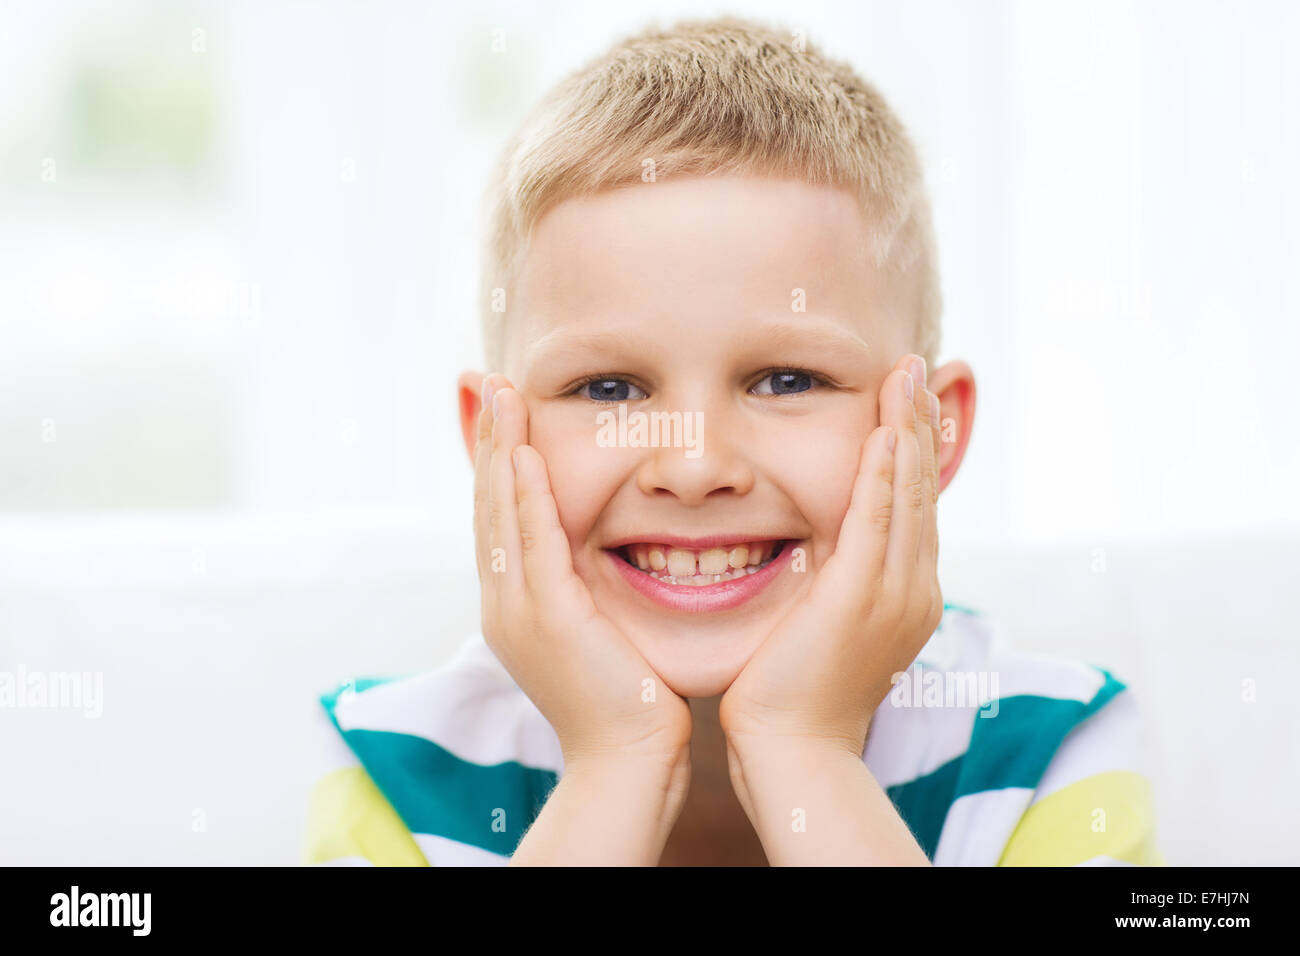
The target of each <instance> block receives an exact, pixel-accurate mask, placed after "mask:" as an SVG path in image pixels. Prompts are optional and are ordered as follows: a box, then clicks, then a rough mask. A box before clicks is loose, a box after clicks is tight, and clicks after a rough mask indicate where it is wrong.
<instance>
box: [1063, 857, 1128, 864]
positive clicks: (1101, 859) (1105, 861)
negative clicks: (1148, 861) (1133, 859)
mask: <svg viewBox="0 0 1300 956" xmlns="http://www.w3.org/2000/svg"><path fill="white" fill-rule="evenodd" d="M1075 866H1137V864H1136V863H1130V862H1129V861H1128V860H1117V859H1115V858H1114V857H1113V856H1094V857H1093V858H1092V859H1091V860H1084V861H1083V862H1082V863H1076V864H1075Z"/></svg>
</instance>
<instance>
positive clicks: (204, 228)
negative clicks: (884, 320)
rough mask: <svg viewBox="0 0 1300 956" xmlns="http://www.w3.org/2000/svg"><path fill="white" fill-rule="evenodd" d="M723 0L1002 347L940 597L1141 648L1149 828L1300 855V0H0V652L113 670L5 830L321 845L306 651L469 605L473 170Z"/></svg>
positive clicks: (325, 661) (42, 762)
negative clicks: (467, 389)
mask: <svg viewBox="0 0 1300 956" xmlns="http://www.w3.org/2000/svg"><path fill="white" fill-rule="evenodd" d="M718 13H736V14H741V15H749V16H754V17H756V18H760V19H765V20H768V21H770V22H774V23H777V24H779V25H784V26H786V27H788V28H789V30H790V31H795V30H801V31H803V32H804V33H805V35H806V36H807V37H808V39H809V40H810V41H811V42H812V43H814V44H817V45H819V46H821V47H822V48H823V49H825V50H826V51H828V52H830V53H832V54H833V55H835V56H837V57H840V58H844V59H847V60H849V61H850V62H851V63H852V64H853V65H854V66H855V67H856V68H857V69H858V70H859V72H860V73H861V74H862V75H863V76H864V77H865V78H866V79H868V80H869V81H871V82H872V83H873V84H875V85H876V86H877V87H878V88H879V89H880V90H881V92H882V93H883V94H884V95H885V97H886V98H887V99H888V100H889V101H890V103H891V104H892V105H893V106H894V108H895V110H896V111H897V112H898V113H899V115H900V116H901V117H902V119H903V121H904V123H905V124H907V126H908V127H909V129H910V130H911V132H912V135H913V137H914V138H915V140H916V142H917V144H918V146H919V148H920V150H921V153H922V156H923V159H924V162H925V165H926V170H927V174H926V175H927V181H928V184H929V188H930V191H931V194H932V197H933V202H934V205H935V211H936V222H937V228H938V239H939V249H940V267H941V273H942V276H943V284H944V296H945V304H946V308H945V317H944V342H943V348H942V356H941V361H942V360H943V359H946V358H955V357H961V358H964V359H966V360H967V361H968V362H970V364H971V365H972V367H973V368H974V370H975V374H976V378H977V382H978V385H979V405H978V414H977V418H976V425H975V432H974V438H973V441H972V444H971V447H970V450H969V452H968V454H967V457H966V461H965V463H964V465H963V468H962V472H961V474H960V475H959V477H958V478H957V479H956V481H955V482H954V484H953V485H952V487H951V488H950V489H949V491H948V492H946V493H945V496H944V501H943V508H942V509H941V537H942V539H943V542H944V545H943V556H942V563H943V577H942V580H943V583H944V590H945V596H946V597H948V599H949V600H952V601H956V602H958V603H963V604H967V605H970V606H974V607H977V608H980V609H981V610H984V611H985V612H986V613H989V614H991V615H993V616H994V617H995V618H997V619H998V620H999V621H1001V622H1002V624H1003V626H1004V629H1005V633H1006V636H1007V638H1008V640H1009V641H1010V642H1011V643H1013V644H1015V645H1018V646H1022V647H1024V648H1026V649H1030V650H1033V651H1035V652H1041V653H1047V654H1061V655H1066V656H1074V657H1078V658H1080V659H1083V660H1087V661H1090V662H1093V663H1098V664H1101V665H1103V666H1106V667H1108V668H1109V669H1111V670H1112V671H1114V672H1115V673H1116V674H1117V675H1118V676H1119V677H1121V679H1124V680H1126V681H1127V682H1128V683H1130V684H1131V685H1133V687H1134V688H1135V690H1136V691H1137V693H1138V696H1139V698H1140V699H1141V701H1142V702H1143V707H1144V712H1145V716H1146V720H1147V727H1146V735H1147V739H1146V741H1145V743H1146V745H1147V750H1148V753H1149V761H1150V764H1151V775H1152V778H1153V780H1154V782H1155V787H1156V796H1157V823H1158V838H1159V842H1160V845H1161V849H1162V851H1163V852H1164V855H1165V857H1166V859H1167V860H1168V861H1169V862H1170V863H1173V864H1196V863H1207V864H1218V863H1243V864H1265V863H1269V864H1278V863H1295V862H1297V860H1300V825H1298V824H1296V823H1295V821H1294V817H1293V812H1292V807H1293V803H1294V800H1293V794H1294V793H1295V792H1296V791H1297V789H1300V735H1298V734H1297V733H1296V719H1295V717H1294V711H1293V710H1292V709H1291V708H1290V707H1289V706H1288V705H1287V701H1288V699H1289V694H1290V692H1291V690H1292V689H1293V682H1294V680H1295V677H1294V675H1295V674H1296V673H1298V672H1300V652H1298V651H1297V642H1296V641H1295V636H1294V628H1293V626H1291V622H1290V621H1289V620H1288V618H1287V616H1286V615H1287V614H1288V613H1289V612H1290V611H1291V607H1290V602H1289V600H1288V599H1289V598H1290V597H1291V595H1292V594H1293V593H1294V590H1295V587H1296V583H1297V581H1300V499H1298V497H1297V493H1296V492H1297V488H1298V487H1300V409H1297V405H1296V401H1295V397H1294V387H1293V384H1292V383H1291V382H1290V380H1289V379H1288V378H1287V375H1288V374H1290V373H1291V372H1292V371H1294V370H1295V360H1296V358H1297V352H1298V350H1297V345H1298V337H1300V321H1297V320H1298V319H1300V289H1298V288H1297V278H1296V277H1297V273H1298V272H1300V192H1298V187H1297V184H1296V180H1295V171H1296V170H1297V169H1300V121H1298V120H1297V117H1300V67H1298V66H1297V65H1296V60H1295V54H1296V52H1297V51H1298V50H1300V5H1297V4H1295V3H1294V2H1287V0H1251V2H1241V3H1233V4H1225V3H1220V2H1210V0H1191V2H1145V3H1132V2H1103V3H1095V2H1089V3H1063V2H1050V3H1047V2H1030V0H1022V2H1013V0H985V2H980V3H968V2H961V0H943V2H941V0H923V2H913V3H908V4H898V3H894V2H867V3H863V2H849V0H845V2H838V3H816V2H807V3H801V4H799V5H797V6H796V7H789V6H788V5H783V4H777V3H765V2H748V0H746V2H737V3H731V4H712V3H703V4H701V3H696V2H689V3H688V2H675V0H669V2H662V3H657V4H655V5H654V6H653V8H646V7H642V6H636V5H632V6H627V7H619V6H617V5H608V4H601V3H598V2H595V0H588V2H569V3H562V2H545V3H517V4H512V3H480V4H477V5H475V6H473V8H472V9H471V8H470V7H469V5H465V6H458V5H452V4H440V3H414V2H389V3H384V4H362V3H289V2H263V3H255V2H225V3H216V2H211V3H207V2H185V0H181V2H162V0H117V2H113V3H107V2H76V0H64V2H60V3H38V2H21V0H5V2H4V3H2V4H0V671H5V672H10V673H15V672H17V671H18V669H19V668H25V669H26V671H27V672H32V671H44V672H92V673H97V674H101V675H102V680H103V701H102V715H101V716H99V717H90V716H87V715H85V714H84V713H82V712H80V711H73V710H67V709H63V710H55V709H41V708H30V707H29V708H17V707H10V708H8V709H0V755H2V757H3V759H4V762H5V769H6V776H7V778H8V780H9V784H8V786H6V788H5V796H4V799H3V801H2V803H0V805H2V806H3V811H0V863H42V864H44V863H48V864H56V863H60V864H64V863H66V864H106V863H281V864H283V863H288V864H292V863H296V862H297V861H298V859H299V854H300V850H301V836H302V833H301V828H302V825H303V818H304V811H305V807H306V801H307V796H308V792H309V788H310V785H311V782H312V775H313V772H314V770H313V768H314V766H315V764H314V762H313V761H314V759H315V758H314V756H313V747H314V746H315V743H314V741H315V740H316V739H317V738H316V736H314V735H316V734H318V733H319V727H318V722H319V720H320V718H321V713H320V711H319V707H318V706H317V705H316V704H315V696H316V695H317V694H318V693H320V692H321V691H323V690H325V689H327V688H329V687H330V686H331V685H332V684H334V683H336V682H337V681H339V680H342V679H344V678H347V677H355V676H379V675H391V674H397V673H405V672H410V671H414V670H418V669H422V668H425V667H429V666H433V665H434V664H436V663H439V662H440V661H442V660H444V659H446V658H447V657H448V656H449V655H450V654H451V652H452V651H453V650H454V648H455V647H456V646H457V645H458V644H459V642H460V641H461V640H463V639H464V637H465V636H467V635H468V634H470V633H472V632H473V631H474V630H475V629H476V628H477V624H478V608H477V603H476V598H477V582H476V576H475V572H474V564H473V561H472V559H471V558H470V557H469V555H470V553H471V550H470V549H471V548H472V532H471V526H470V509H471V478H472V474H471V470H470V466H469V463H468V460H467V457H466V453H465V450H464V446H463V443H462V440H461V436H460V432H459V426H458V423H457V418H456V406H455V376H456V374H457V373H458V372H460V371H461V370H462V369H465V368H477V367H481V362H480V339H479V329H478V319H477V308H476V300H475V296H476V290H477V281H476V279H475V276H476V274H477V269H478V255H477V253H478V243H479V235H480V229H481V215H480V214H481V205H480V202H481V196H482V192H483V188H484V186H485V184H486V177H487V171H488V169H489V167H490V166H491V164H492V162H493V161H494V160H495V159H496V156H497V153H498V151H499V150H500V148H501V146H502V145H503V143H504V141H505V138H506V137H507V136H508V134H509V133H510V132H511V131H512V130H513V128H514V125H515V124H516V123H517V122H518V121H519V119H520V118H521V117H522V115H523V114H524V112H525V111H526V110H527V109H528V107H529V106H530V105H531V104H532V103H534V102H535V101H536V99H537V98H538V97H540V96H541V94H542V93H543V92H544V91H545V90H547V89H548V88H549V87H550V86H551V85H552V84H553V83H554V82H556V81H557V80H558V79H560V78H561V77H562V76H563V75H564V74H566V73H568V72H570V71H572V70H573V69H576V68H577V67H579V66H581V65H582V64H583V63H585V62H586V61H587V60H589V59H590V58H592V57H594V56H596V55H597V54H599V53H601V52H602V51H603V50H604V49H605V48H606V47H607V46H608V45H609V44H610V43H612V42H613V41H614V40H616V39H617V38H619V37H620V36H622V35H624V34H626V33H628V32H631V31H633V30H637V29H640V28H641V27H643V26H645V25H647V24H648V23H650V22H659V23H661V24H663V25H667V24H669V23H671V22H672V21H673V20H675V19H677V18H678V17H679V16H682V15H692V16H707V15H711V14H718ZM1284 601H1287V606H1286V609H1285V611H1284Z"/></svg>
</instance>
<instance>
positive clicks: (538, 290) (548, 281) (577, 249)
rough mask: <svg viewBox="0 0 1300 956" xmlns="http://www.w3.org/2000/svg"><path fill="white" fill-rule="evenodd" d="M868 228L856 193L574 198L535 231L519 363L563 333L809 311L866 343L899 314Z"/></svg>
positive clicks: (717, 327) (641, 187)
mask: <svg viewBox="0 0 1300 956" xmlns="http://www.w3.org/2000/svg"><path fill="white" fill-rule="evenodd" d="M870 240H871V235H870V231H869V226H868V224H867V222H866V219H865V217H864V216H863V214H862V212H861V210H860V208H859V206H858V204H857V202H856V200H855V198H854V196H853V194H852V193H850V192H849V191H847V190H844V189H839V188H834V187H826V186H810V185H808V184H805V183H800V182H795V181H791V180H781V179H770V178H757V177H739V176H702V177H692V178H687V179H680V180H674V181H661V182H655V183H637V184H635V185H632V186H627V187H622V188H619V189H614V190H608V191H605V192H601V193H598V194H595V195H591V196H583V197H578V198H574V199H569V200H566V201H564V202H562V203H559V204H558V205H556V206H555V207H554V208H552V209H551V210H549V211H548V212H547V214H546V215H545V216H543V218H542V219H541V221H540V222H539V223H538V224H537V227H536V228H535V230H534V231H533V234H532V237H531V240H530V243H529V246H528V249H527V252H526V254H525V257H524V262H523V268H522V270H521V273H520V276H519V282H518V286H517V289H516V308H515V309H512V310H511V311H512V313H513V317H512V321H511V322H508V323H507V328H508V329H510V330H511V331H510V334H509V345H508V352H509V354H510V355H511V356H512V357H513V358H516V359H523V358H524V357H525V356H526V355H527V353H528V346H529V343H530V342H534V341H537V340H540V339H546V338H553V337H554V336H555V334H556V333H557V332H558V331H560V330H562V329H565V330H569V331H573V332H576V333H578V334H581V332H582V331H583V330H584V329H585V330H589V331H592V332H595V331H598V330H600V331H607V330H609V329H610V327H611V326H614V327H617V326H619V325H623V324H639V323H645V322H650V323H656V324H657V325H658V326H659V327H660V328H663V329H665V330H670V329H671V330H676V331H682V330H685V329H690V330H693V332H694V333H697V334H698V333H700V332H702V331H703V330H710V331H715V332H723V331H725V330H726V328H727V326H728V325H729V324H730V323H736V324H737V326H738V327H737V329H736V331H743V323H745V322H748V321H752V320H755V319H761V318H782V319H784V320H786V321H787V322H788V321H790V320H792V319H793V320H798V318H799V316H800V314H808V315H815V316H816V317H817V318H818V320H819V321H827V320H829V321H831V322H833V323H837V324H842V325H844V326H845V327H846V329H848V330H850V331H853V332H854V333H855V334H857V335H860V336H863V337H868V336H869V335H870V337H873V338H874V337H876V336H875V333H876V332H877V331H878V329H877V328H874V326H876V325H878V324H879V323H880V322H882V321H884V320H885V318H886V317H887V314H889V313H891V312H892V305H893V304H892V302H890V301H887V298H888V297H887V295H886V292H887V289H886V288H885V284H884V283H883V276H882V274H881V273H880V272H879V271H878V270H877V269H876V268H874V266H873V265H872V260H871V255H870V252H869V250H870Z"/></svg>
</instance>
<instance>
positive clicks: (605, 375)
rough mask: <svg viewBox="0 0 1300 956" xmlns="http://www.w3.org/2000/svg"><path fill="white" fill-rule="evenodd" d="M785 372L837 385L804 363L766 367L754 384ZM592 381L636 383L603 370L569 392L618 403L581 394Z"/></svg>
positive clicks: (588, 377)
mask: <svg viewBox="0 0 1300 956" xmlns="http://www.w3.org/2000/svg"><path fill="white" fill-rule="evenodd" d="M784 372H795V373H797V374H800V375H807V376H808V377H809V378H810V379H812V380H813V381H814V382H815V383H817V384H818V385H820V386H822V387H823V388H835V387H836V386H835V384H834V383H833V382H831V381H830V380H829V379H827V378H826V377H825V376H824V375H820V374H818V373H817V372H815V371H813V370H812V369H810V368H804V367H803V366H802V365H780V366H774V367H773V368H769V369H764V370H763V371H762V372H761V373H759V376H758V379H757V380H756V381H755V382H754V385H757V384H758V383H759V382H763V381H765V380H767V379H769V378H771V377H772V376H773V375H779V374H781V373H784ZM592 382H628V384H630V385H635V384H636V383H635V382H632V381H631V380H630V379H628V377H627V376H626V375H622V374H620V373H618V372H602V373H599V374H596V375H588V376H587V377H586V378H584V379H582V380H581V381H579V382H577V383H576V384H575V385H574V386H573V388H572V389H571V390H570V391H569V392H568V393H567V394H569V395H576V396H580V397H582V398H585V399H586V400H587V401H589V402H591V403H592V404H593V405H616V404H618V403H617V402H613V401H606V402H602V401H599V400H597V399H594V398H588V397H587V396H586V395H582V394H581V392H582V390H583V389H584V388H586V387H587V386H588V385H590V384H591V383H592ZM637 388H641V386H639V385H637ZM641 390H642V391H649V390H648V389H641ZM811 391H812V389H806V390H805V391H804V392H794V393H791V394H793V395H803V394H806V392H811ZM761 397H763V398H789V397H791V396H790V395H764V396H761ZM630 401H639V399H630Z"/></svg>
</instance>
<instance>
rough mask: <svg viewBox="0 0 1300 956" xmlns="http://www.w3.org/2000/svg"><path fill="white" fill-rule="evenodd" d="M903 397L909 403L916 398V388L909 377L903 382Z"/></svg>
mask: <svg viewBox="0 0 1300 956" xmlns="http://www.w3.org/2000/svg"><path fill="white" fill-rule="evenodd" d="M903 395H904V396H905V397H906V398H907V400H908V401H909V402H910V401H911V400H912V399H913V398H914V397H915V396H916V386H915V385H914V384H913V383H912V376H911V375H908V376H907V378H905V379H904V380H903Z"/></svg>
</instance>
